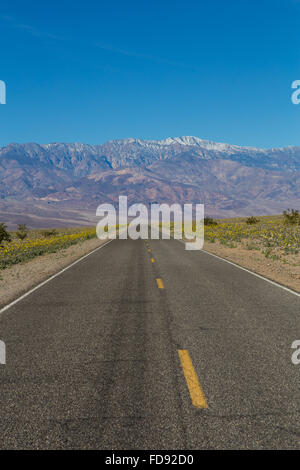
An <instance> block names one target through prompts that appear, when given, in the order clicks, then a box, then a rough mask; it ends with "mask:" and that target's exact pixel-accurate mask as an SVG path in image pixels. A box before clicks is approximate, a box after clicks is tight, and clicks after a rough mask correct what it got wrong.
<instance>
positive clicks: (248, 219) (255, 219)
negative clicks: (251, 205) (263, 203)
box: [246, 215, 259, 225]
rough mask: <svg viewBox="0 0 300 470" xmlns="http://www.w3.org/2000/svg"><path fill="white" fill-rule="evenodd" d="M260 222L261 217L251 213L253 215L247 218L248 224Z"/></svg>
mask: <svg viewBox="0 0 300 470" xmlns="http://www.w3.org/2000/svg"><path fill="white" fill-rule="evenodd" d="M258 222H259V219H258V218H257V217H254V216H253V215H251V217H247V219H246V224H248V225H254V224H257V223H258Z"/></svg>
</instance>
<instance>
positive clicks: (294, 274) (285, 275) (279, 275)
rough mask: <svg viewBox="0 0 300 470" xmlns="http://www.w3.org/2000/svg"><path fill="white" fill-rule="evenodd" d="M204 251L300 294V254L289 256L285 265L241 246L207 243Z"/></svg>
mask: <svg viewBox="0 0 300 470" xmlns="http://www.w3.org/2000/svg"><path fill="white" fill-rule="evenodd" d="M204 249H205V250H206V251H208V252H209V253H214V254H216V255H218V256H221V257H222V258H225V259H228V260H229V261H232V262H233V263H236V264H239V265H241V266H243V267H244V268H247V269H249V270H250V271H254V272H255V273H257V274H261V275H262V276H265V277H267V278H268V279H271V280H273V281H276V282H278V283H279V284H282V285H284V286H286V287H289V288H290V289H293V290H295V291H297V292H300V253H299V254H298V255H288V256H287V257H286V260H287V263H283V262H282V261H280V260H272V259H268V258H266V257H265V256H264V254H263V253H261V252H260V251H258V250H247V249H246V248H243V247H240V246H238V247H236V248H228V247H225V246H224V245H221V244H220V243H218V242H215V243H207V242H206V243H205V245H204Z"/></svg>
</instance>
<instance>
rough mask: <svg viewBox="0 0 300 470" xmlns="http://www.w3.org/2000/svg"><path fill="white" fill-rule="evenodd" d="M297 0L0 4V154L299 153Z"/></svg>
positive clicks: (299, 19)
mask: <svg viewBox="0 0 300 470" xmlns="http://www.w3.org/2000/svg"><path fill="white" fill-rule="evenodd" d="M299 36H300V0H299V1H298V0H277V1H276V0H272V1H270V0H259V1H255V0H252V1H250V0H226V1H225V0H207V1H200V0H198V1H191V0H185V1H177V0H172V1H164V0H160V1H157V0H151V1H143V0H140V1H130V0H126V1H124V0H123V1H114V0H111V1H110V2H107V1H105V2H104V1H102V0H98V1H90V0H86V1H85V2H79V1H67V0H60V1H55V0H54V1H53V0H52V1H51V2H48V1H44V2H40V1H30V0H29V1H26V2H24V1H23V0H22V1H13V0H11V1H6V0H2V1H1V9H0V39H1V49H0V50H1V62H0V79H1V80H4V81H5V82H6V85H7V104H6V105H0V145H6V144H7V143H9V142H32V141H34V142H39V143H48V142H86V143H91V144H96V143H102V142H105V141H106V140H109V139H118V138H120V139H121V138H125V137H135V138H142V139H162V138H165V137H168V136H180V135H195V136H198V137H201V138H205V139H212V140H215V141H222V142H229V143H235V144H240V145H253V146H262V147H275V146H284V145H300V132H299V130H300V105H298V106H295V105H293V104H292V103H291V92H292V90H291V83H292V81H294V80H297V79H300V47H299V44H300V41H299Z"/></svg>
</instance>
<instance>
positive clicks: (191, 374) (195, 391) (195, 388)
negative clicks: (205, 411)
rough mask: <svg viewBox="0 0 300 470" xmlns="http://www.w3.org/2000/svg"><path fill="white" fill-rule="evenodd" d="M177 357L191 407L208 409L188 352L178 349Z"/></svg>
mask: <svg viewBox="0 0 300 470" xmlns="http://www.w3.org/2000/svg"><path fill="white" fill-rule="evenodd" d="M178 355H179V358H180V362H181V366H182V369H183V373H184V376H185V380H186V383H187V386H188V389H189V392H190V396H191V399H192V403H193V405H194V406H196V407H197V408H208V404H207V402H206V399H205V396H204V393H203V390H202V388H201V385H200V382H199V379H198V376H197V374H196V371H195V369H194V366H193V363H192V359H191V358H190V355H189V352H188V351H187V350H186V349H179V350H178Z"/></svg>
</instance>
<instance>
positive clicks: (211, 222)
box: [204, 217, 218, 225]
mask: <svg viewBox="0 0 300 470" xmlns="http://www.w3.org/2000/svg"><path fill="white" fill-rule="evenodd" d="M204 225H218V222H217V221H216V220H215V219H213V218H212V217H204Z"/></svg>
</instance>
